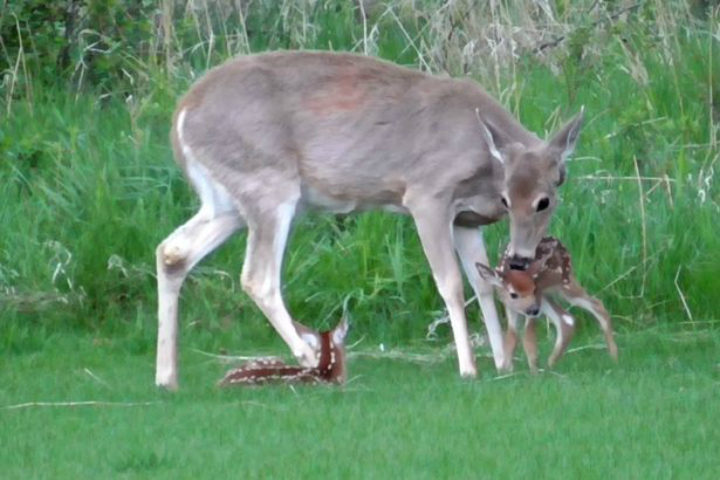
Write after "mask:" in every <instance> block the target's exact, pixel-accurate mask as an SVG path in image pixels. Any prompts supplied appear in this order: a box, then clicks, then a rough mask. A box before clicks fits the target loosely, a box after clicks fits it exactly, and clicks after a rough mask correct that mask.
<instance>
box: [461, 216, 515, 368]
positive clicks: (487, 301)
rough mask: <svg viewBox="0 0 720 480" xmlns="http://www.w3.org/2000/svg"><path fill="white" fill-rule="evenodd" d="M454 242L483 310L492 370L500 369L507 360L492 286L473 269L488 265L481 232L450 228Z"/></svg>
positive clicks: (478, 230)
mask: <svg viewBox="0 0 720 480" xmlns="http://www.w3.org/2000/svg"><path fill="white" fill-rule="evenodd" d="M453 239H454V243H455V250H457V252H458V255H459V256H460V261H461V263H462V266H463V271H464V272H465V276H466V277H467V279H468V282H470V286H471V287H472V289H473V291H474V292H475V295H476V296H477V298H478V303H479V304H480V309H481V310H482V314H483V320H484V322H485V328H486V329H487V332H488V338H489V340H490V348H492V352H493V359H494V360H495V368H497V369H499V370H502V369H503V368H504V366H505V365H506V364H507V359H506V358H505V346H504V341H503V332H502V327H501V326H500V318H499V317H498V313H497V308H496V306H495V299H494V296H493V290H492V285H491V284H489V283H487V282H485V281H484V280H483V279H482V278H480V275H479V274H478V271H477V269H476V267H475V264H476V263H482V264H483V265H489V263H488V258H487V251H486V250H485V242H484V240H483V235H482V231H481V230H480V229H472V228H464V227H455V228H454V229H453Z"/></svg>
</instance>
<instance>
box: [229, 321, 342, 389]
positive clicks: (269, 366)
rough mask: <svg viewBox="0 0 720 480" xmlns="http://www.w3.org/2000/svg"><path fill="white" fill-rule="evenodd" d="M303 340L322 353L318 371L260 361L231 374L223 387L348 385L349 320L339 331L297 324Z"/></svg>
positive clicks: (274, 361)
mask: <svg viewBox="0 0 720 480" xmlns="http://www.w3.org/2000/svg"><path fill="white" fill-rule="evenodd" d="M294 325H295V329H296V330H297V331H298V332H299V333H300V336H301V337H302V338H303V340H305V341H306V342H308V343H309V344H310V345H311V346H313V347H314V348H317V349H318V350H319V352H320V361H319V362H318V365H317V366H316V367H298V366H293V365H287V364H285V363H283V362H281V361H278V360H256V361H252V362H248V363H246V364H245V365H243V366H242V367H238V368H235V369H233V370H230V371H229V372H227V374H226V375H225V377H224V378H223V379H222V380H220V384H219V385H220V386H223V387H229V386H234V385H265V384H268V383H287V384H291V383H334V384H342V383H345V380H346V378H347V367H346V363H345V336H346V335H347V331H348V320H347V317H346V316H343V318H342V320H340V323H338V324H337V325H336V326H335V328H333V329H332V330H328V331H325V332H316V331H315V330H312V329H309V328H307V327H305V326H304V325H301V324H300V323H298V322H295V323H294Z"/></svg>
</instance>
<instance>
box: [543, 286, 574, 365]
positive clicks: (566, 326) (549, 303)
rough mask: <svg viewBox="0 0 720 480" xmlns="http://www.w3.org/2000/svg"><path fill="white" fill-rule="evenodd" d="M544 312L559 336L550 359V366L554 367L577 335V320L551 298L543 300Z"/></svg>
mask: <svg viewBox="0 0 720 480" xmlns="http://www.w3.org/2000/svg"><path fill="white" fill-rule="evenodd" d="M541 310H542V312H543V313H544V314H545V315H547V316H548V318H550V320H551V321H552V323H553V325H555V330H556V331H557V336H556V337H555V348H553V351H552V354H550V358H549V359H548V366H549V367H550V368H552V367H554V366H555V364H556V363H557V361H558V360H560V357H562V355H563V353H565V350H566V349H567V346H568V344H569V343H570V340H571V339H572V337H573V334H574V333H575V319H574V318H573V316H572V315H570V314H569V313H568V312H567V311H566V310H565V309H564V308H562V307H561V306H560V305H558V304H557V303H556V302H555V301H554V300H552V299H550V298H543V302H542V306H541Z"/></svg>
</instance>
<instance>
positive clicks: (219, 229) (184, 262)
mask: <svg viewBox="0 0 720 480" xmlns="http://www.w3.org/2000/svg"><path fill="white" fill-rule="evenodd" d="M191 178H192V177H191ZM206 180H207V179H206ZM205 187H206V189H205V190H204V194H203V193H201V195H200V196H201V200H202V201H203V206H202V208H201V209H200V211H199V212H198V213H197V214H196V215H195V216H194V217H192V218H191V219H190V220H189V221H188V222H187V223H185V224H184V225H182V226H181V227H179V228H178V229H176V230H175V231H174V232H173V233H172V234H171V235H170V236H169V237H167V238H166V239H165V240H163V242H162V243H160V245H159V246H158V247H157V250H156V267H157V284H158V339H157V358H156V364H155V383H156V385H158V386H160V387H163V388H166V389H168V390H176V389H177V387H178V345H177V342H178V298H179V295H180V289H181V288H182V285H183V283H184V281H185V278H186V277H187V275H188V273H189V272H190V270H192V268H193V267H194V266H195V265H196V264H197V263H198V262H200V261H201V260H202V259H203V258H204V257H205V256H207V255H208V254H209V253H210V252H212V251H213V250H215V249H216V248H217V247H219V246H220V245H221V244H222V243H223V242H225V240H227V239H228V238H229V237H230V236H231V235H232V234H233V233H234V232H236V231H237V230H238V229H240V228H242V227H243V226H244V222H243V219H242V217H241V216H240V215H239V214H238V212H237V210H236V209H235V207H234V205H233V204H232V201H231V200H230V197H229V196H227V195H226V194H225V192H224V190H222V188H221V187H219V186H218V185H214V186H213V185H212V184H211V183H210V182H209V181H208V182H206V184H205Z"/></svg>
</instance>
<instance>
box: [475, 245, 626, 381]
mask: <svg viewBox="0 0 720 480" xmlns="http://www.w3.org/2000/svg"><path fill="white" fill-rule="evenodd" d="M508 260H509V259H508V253H507V251H506V252H505V253H504V254H503V256H502V258H501V260H500V266H499V268H497V269H495V270H493V269H491V268H490V267H488V266H486V265H482V264H480V263H478V264H477V265H476V266H477V268H478V271H479V273H480V276H481V277H483V278H484V279H485V280H487V281H489V282H491V283H493V284H494V285H495V286H497V287H498V289H499V290H500V298H501V299H502V301H503V303H504V304H505V310H506V313H507V319H508V330H507V334H506V336H505V353H506V354H507V356H506V357H505V358H506V362H507V363H506V364H505V368H506V369H507V370H511V369H512V355H513V352H514V351H515V346H516V344H517V328H518V316H519V315H523V316H525V318H526V321H525V334H524V336H523V347H524V349H525V355H526V356H527V360H528V364H529V365H530V369H531V370H532V372H533V373H536V372H537V371H538V367H537V338H536V334H535V326H536V321H537V317H538V316H539V315H540V313H544V314H545V315H547V316H548V318H550V321H551V322H552V323H553V325H554V326H555V330H556V331H557V336H556V338H555V348H554V349H553V351H552V354H551V355H550V358H549V359H548V365H549V366H550V367H553V366H554V365H555V364H556V363H557V361H558V360H559V359H560V357H561V356H562V355H563V353H564V352H565V349H566V348H567V346H568V343H569V342H570V340H571V338H572V336H573V334H574V333H575V319H574V318H573V317H572V315H570V314H569V313H568V312H567V311H566V310H565V309H564V308H562V307H561V306H560V305H559V304H558V303H557V302H556V301H555V300H554V299H553V298H552V297H551V295H553V294H557V295H558V296H560V297H562V298H564V299H565V300H566V301H568V302H569V303H570V304H571V305H573V306H578V307H580V308H583V309H585V310H587V311H588V312H590V313H591V314H593V315H594V316H595V318H596V319H597V321H598V322H599V323H600V328H602V331H603V333H604V334H605V342H606V343H607V348H608V352H609V353H610V356H611V357H612V359H613V360H615V361H617V357H618V350H617V345H616V344H615V339H614V338H613V329H612V321H611V320H610V315H609V314H608V312H607V310H605V307H604V306H603V304H602V302H601V301H600V300H598V299H597V298H595V297H592V296H590V295H589V294H588V293H587V292H586V291H585V290H584V289H583V288H582V287H581V286H580V283H578V281H577V279H576V278H575V275H574V274H573V271H572V265H571V261H570V254H569V253H568V251H567V249H566V248H565V246H563V244H562V243H560V241H559V240H557V239H556V238H552V237H546V238H543V239H542V241H540V243H539V244H538V247H537V249H536V251H535V259H534V260H533V261H532V263H531V264H530V267H529V268H528V269H527V270H525V271H518V270H512V269H510V268H509V267H508Z"/></svg>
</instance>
